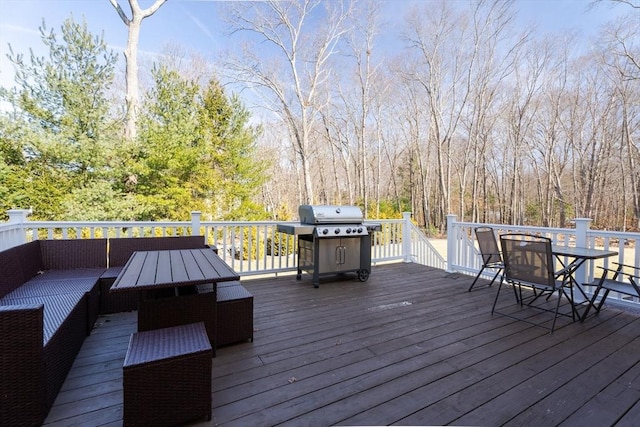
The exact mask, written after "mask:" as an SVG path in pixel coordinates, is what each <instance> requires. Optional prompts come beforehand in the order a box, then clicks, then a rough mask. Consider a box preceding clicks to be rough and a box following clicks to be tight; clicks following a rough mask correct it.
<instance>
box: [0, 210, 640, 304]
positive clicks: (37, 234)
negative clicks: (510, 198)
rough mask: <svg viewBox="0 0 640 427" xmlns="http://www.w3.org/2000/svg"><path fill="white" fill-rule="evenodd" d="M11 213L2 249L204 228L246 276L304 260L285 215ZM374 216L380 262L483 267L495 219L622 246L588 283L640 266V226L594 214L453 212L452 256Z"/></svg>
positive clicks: (473, 270) (374, 254)
mask: <svg viewBox="0 0 640 427" xmlns="http://www.w3.org/2000/svg"><path fill="white" fill-rule="evenodd" d="M8 214H9V221H8V222H6V223H3V224H0V250H3V249H7V248H10V247H12V246H16V245H19V244H21V243H25V242H28V241H31V240H35V239H57V238H63V239H76V238H103V237H142V236H176V235H192V234H199V235H203V236H204V237H205V239H206V240H205V241H206V243H207V244H209V245H212V246H213V245H215V246H217V247H218V251H219V254H220V256H222V257H223V259H224V260H225V261H226V262H227V263H228V264H229V265H230V266H231V267H232V268H233V269H234V270H236V271H238V273H239V274H240V275H242V276H249V275H256V274H278V273H281V272H288V271H295V270H296V265H297V262H296V259H295V252H296V248H297V241H296V238H295V237H293V236H289V235H286V234H284V233H279V232H278V231H277V224H278V223H277V222H273V221H247V222H238V221H233V222H224V221H202V220H201V215H200V213H199V212H193V213H192V215H191V220H190V221H102V222H91V221H29V220H28V215H29V211H25V210H12V211H9V212H8ZM371 221H372V222H379V223H380V224H381V226H382V229H381V231H377V232H375V233H374V234H373V236H372V247H371V260H372V263H373V264H376V263H381V262H389V261H403V262H417V263H420V264H424V265H427V266H430V267H434V268H440V269H444V270H447V271H449V272H458V273H463V274H468V275H471V276H473V275H476V274H477V273H478V271H479V270H480V256H479V253H478V250H477V245H476V242H475V234H474V233H473V229H474V228H475V227H478V226H480V225H488V226H491V227H493V228H494V229H495V230H496V232H497V233H498V234H501V233H506V232H524V233H532V234H539V235H543V236H546V237H550V238H551V239H552V240H553V242H554V243H558V244H565V245H571V246H581V247H602V248H604V249H611V250H615V251H617V252H618V255H617V256H616V257H612V258H607V259H604V260H598V261H597V262H589V263H585V266H584V268H582V269H581V270H579V271H578V274H577V279H578V280H579V281H580V282H581V283H588V282H590V281H591V280H592V279H593V277H594V276H597V275H599V272H598V271H597V269H596V267H597V266H598V265H601V266H609V264H610V263H611V262H620V263H624V264H628V265H632V266H636V268H637V267H638V266H640V247H639V243H640V233H623V232H611V231H600V230H592V229H590V228H589V224H590V220H589V219H576V220H575V221H574V223H575V228H545V227H528V226H514V225H504V224H479V223H469V222H458V221H456V216H455V215H449V217H448V225H447V229H448V233H447V249H446V261H445V258H444V257H442V256H441V255H440V253H439V252H438V250H436V248H434V246H433V245H432V244H431V242H430V240H429V239H428V238H427V237H426V236H425V235H424V233H423V232H422V231H421V230H420V229H419V228H418V227H416V226H415V225H414V224H413V223H412V221H411V214H410V213H405V214H404V216H403V218H402V219H391V220H371ZM194 231H195V233H194ZM637 271H638V270H636V273H637ZM487 274H490V272H489V273H487ZM487 277H488V276H487ZM634 302H636V303H638V301H634Z"/></svg>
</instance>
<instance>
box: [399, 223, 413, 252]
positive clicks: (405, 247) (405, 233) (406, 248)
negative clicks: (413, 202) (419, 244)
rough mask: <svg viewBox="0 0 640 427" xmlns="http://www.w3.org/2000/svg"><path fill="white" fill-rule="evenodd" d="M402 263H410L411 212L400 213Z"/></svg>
mask: <svg viewBox="0 0 640 427" xmlns="http://www.w3.org/2000/svg"><path fill="white" fill-rule="evenodd" d="M402 219H403V221H404V222H403V224H402V261H403V262H412V261H413V260H412V258H411V212H403V213H402Z"/></svg>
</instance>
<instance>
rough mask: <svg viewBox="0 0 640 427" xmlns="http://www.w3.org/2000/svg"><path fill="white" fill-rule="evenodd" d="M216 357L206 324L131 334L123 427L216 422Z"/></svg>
mask: <svg viewBox="0 0 640 427" xmlns="http://www.w3.org/2000/svg"><path fill="white" fill-rule="evenodd" d="M211 357H212V348H211V344H210V343H209V338H208V336H207V331H206V328H205V326H204V323H202V322H199V323H190V324H187V325H181V326H173V327H169V328H162V329H154V330H152V331H144V332H136V333H133V334H131V338H130V340H129V347H128V349H127V354H126V356H125V360H124V364H123V367H122V371H123V388H124V414H123V420H124V425H125V426H137V425H141V426H142V425H144V426H151V425H152V426H171V425H176V424H182V423H185V422H188V421H193V420H196V419H198V418H202V417H205V416H206V418H207V420H211V404H212V397H211V366H212V363H211Z"/></svg>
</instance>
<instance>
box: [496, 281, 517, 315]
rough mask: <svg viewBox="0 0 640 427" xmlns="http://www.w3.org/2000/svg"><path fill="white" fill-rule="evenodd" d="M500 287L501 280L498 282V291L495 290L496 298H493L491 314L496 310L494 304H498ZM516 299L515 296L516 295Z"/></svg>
mask: <svg viewBox="0 0 640 427" xmlns="http://www.w3.org/2000/svg"><path fill="white" fill-rule="evenodd" d="M501 289H502V281H500V283H499V284H498V292H496V298H495V299H494V300H493V307H491V314H493V312H494V311H496V304H498V297H499V296H500V290H501ZM516 299H517V296H516Z"/></svg>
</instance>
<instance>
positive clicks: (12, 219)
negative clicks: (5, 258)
mask: <svg viewBox="0 0 640 427" xmlns="http://www.w3.org/2000/svg"><path fill="white" fill-rule="evenodd" d="M30 214H31V209H10V210H8V211H7V215H9V221H8V224H15V225H16V226H18V227H17V228H19V229H20V232H19V233H15V234H14V237H13V239H12V240H13V243H12V245H13V246H18V245H21V244H23V243H26V242H27V235H26V234H25V225H24V224H25V223H26V222H27V216H29V215H30Z"/></svg>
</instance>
